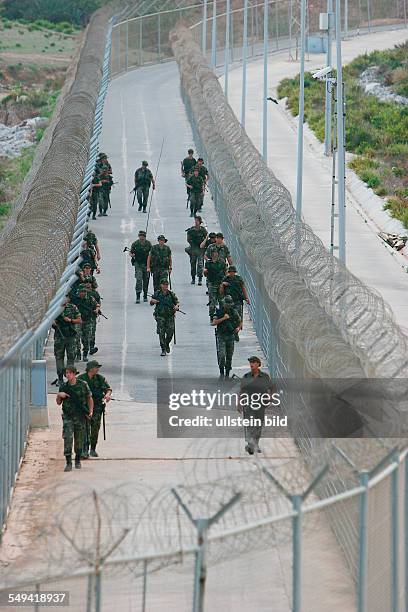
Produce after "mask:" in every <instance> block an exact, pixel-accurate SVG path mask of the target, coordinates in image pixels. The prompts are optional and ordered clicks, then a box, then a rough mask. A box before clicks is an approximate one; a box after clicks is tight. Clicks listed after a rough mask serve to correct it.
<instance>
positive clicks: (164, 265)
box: [146, 234, 172, 291]
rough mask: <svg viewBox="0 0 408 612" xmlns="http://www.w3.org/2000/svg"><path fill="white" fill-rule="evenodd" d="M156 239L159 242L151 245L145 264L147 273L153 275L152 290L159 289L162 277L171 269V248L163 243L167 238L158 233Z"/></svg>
mask: <svg viewBox="0 0 408 612" xmlns="http://www.w3.org/2000/svg"><path fill="white" fill-rule="evenodd" d="M157 240H158V241H159V244H155V245H154V246H152V248H151V250H150V253H149V255H148V257H147V264H146V267H147V271H148V273H149V274H152V275H153V289H154V291H158V290H159V288H160V281H161V280H162V278H164V277H166V278H167V277H168V275H169V274H171V271H172V259H171V249H170V247H168V246H167V245H166V244H165V243H166V242H167V238H165V237H164V236H163V235H162V234H160V236H158V237H157Z"/></svg>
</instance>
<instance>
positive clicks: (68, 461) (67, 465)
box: [64, 455, 72, 472]
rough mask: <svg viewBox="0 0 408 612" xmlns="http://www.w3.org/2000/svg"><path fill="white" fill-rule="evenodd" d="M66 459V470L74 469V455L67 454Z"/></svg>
mask: <svg viewBox="0 0 408 612" xmlns="http://www.w3.org/2000/svg"><path fill="white" fill-rule="evenodd" d="M65 459H66V461H67V464H66V466H65V468H64V472H71V471H72V457H71V455H65Z"/></svg>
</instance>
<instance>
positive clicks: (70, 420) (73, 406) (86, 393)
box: [56, 366, 93, 472]
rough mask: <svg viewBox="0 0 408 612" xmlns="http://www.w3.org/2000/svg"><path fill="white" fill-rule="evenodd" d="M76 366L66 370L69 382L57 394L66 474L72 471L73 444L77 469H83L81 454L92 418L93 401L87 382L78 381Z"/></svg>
mask: <svg viewBox="0 0 408 612" xmlns="http://www.w3.org/2000/svg"><path fill="white" fill-rule="evenodd" d="M77 374H78V371H77V369H76V368H75V366H69V367H67V368H66V370H65V375H66V377H67V379H68V380H67V382H66V383H63V384H62V385H61V387H60V390H59V392H58V393H57V397H56V401H57V404H58V406H61V404H62V437H63V440H64V455H65V459H66V462H67V464H66V466H65V470H64V471H65V472H70V471H71V470H72V443H74V451H75V467H76V468H77V469H80V468H81V454H82V449H83V445H84V436H85V423H86V419H87V418H90V417H92V412H93V401H92V395H91V391H90V389H89V387H88V385H87V384H86V382H84V381H81V380H78V379H77V377H76V375H77Z"/></svg>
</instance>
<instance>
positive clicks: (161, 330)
mask: <svg viewBox="0 0 408 612" xmlns="http://www.w3.org/2000/svg"><path fill="white" fill-rule="evenodd" d="M153 299H154V300H159V302H160V303H159V304H156V307H155V309H154V314H153V316H154V318H155V319H156V323H157V333H158V335H159V341H160V346H161V349H162V351H163V350H166V349H167V348H168V347H169V346H170V342H171V341H172V339H173V336H174V317H175V313H174V306H176V304H178V303H179V301H178V298H177V296H176V294H175V293H173V291H167V293H163V291H162V290H161V289H160V290H159V291H155V292H154V294H153Z"/></svg>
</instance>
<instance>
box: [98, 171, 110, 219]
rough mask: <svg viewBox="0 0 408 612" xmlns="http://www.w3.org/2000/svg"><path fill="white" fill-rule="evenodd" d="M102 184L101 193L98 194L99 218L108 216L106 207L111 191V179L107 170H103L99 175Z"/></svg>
mask: <svg viewBox="0 0 408 612" xmlns="http://www.w3.org/2000/svg"><path fill="white" fill-rule="evenodd" d="M100 179H101V183H102V187H101V191H100V194H99V216H100V217H107V216H108V207H109V203H110V193H111V190H112V185H113V179H112V177H111V175H110V174H109V170H108V168H104V169H103V170H102V172H101V174H100Z"/></svg>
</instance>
